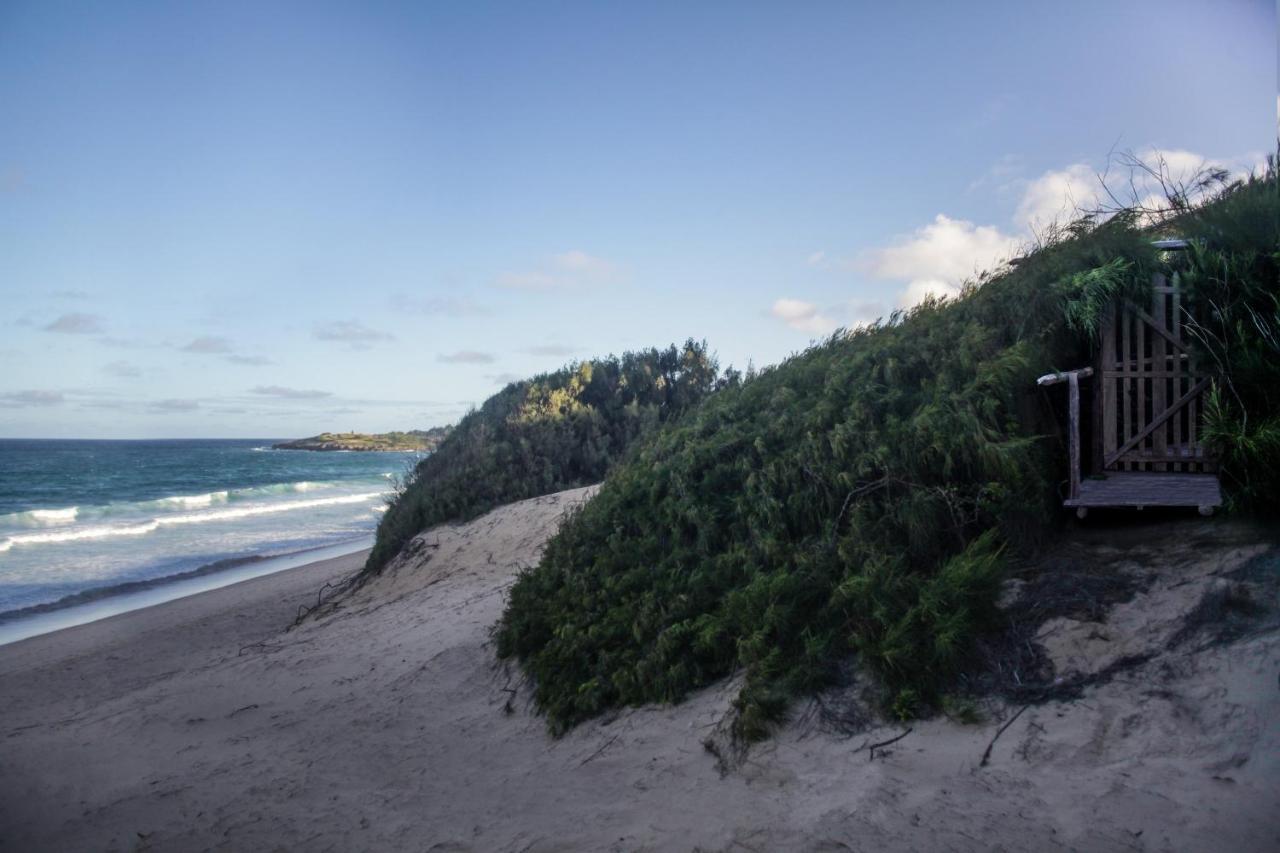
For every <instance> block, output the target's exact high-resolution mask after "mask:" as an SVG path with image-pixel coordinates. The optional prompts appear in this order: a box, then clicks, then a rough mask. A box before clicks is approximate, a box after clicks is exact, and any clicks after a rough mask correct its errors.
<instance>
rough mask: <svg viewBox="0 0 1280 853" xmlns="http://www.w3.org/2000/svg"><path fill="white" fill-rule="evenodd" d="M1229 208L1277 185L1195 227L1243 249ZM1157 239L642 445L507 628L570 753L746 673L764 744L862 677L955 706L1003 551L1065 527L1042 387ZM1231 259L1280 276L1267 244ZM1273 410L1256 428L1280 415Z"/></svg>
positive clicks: (922, 705) (1049, 253) (1078, 264)
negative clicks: (632, 716) (956, 685)
mask: <svg viewBox="0 0 1280 853" xmlns="http://www.w3.org/2000/svg"><path fill="white" fill-rule="evenodd" d="M1259 199H1261V202H1259ZM1255 202H1257V204H1255ZM1224 205H1240V206H1249V205H1253V206H1255V207H1260V208H1262V209H1264V210H1267V211H1271V212H1272V213H1274V211H1275V209H1276V183H1275V176H1274V173H1272V174H1271V175H1269V177H1268V178H1267V179H1266V180H1265V181H1255V182H1253V183H1250V184H1248V185H1246V186H1243V187H1237V188H1235V189H1233V190H1231V191H1229V192H1228V193H1226V195H1225V196H1224V197H1223V198H1221V199H1219V200H1218V201H1217V202H1215V203H1214V205H1211V206H1210V208H1206V209H1199V210H1191V211H1190V212H1188V213H1186V214H1184V215H1182V216H1181V217H1180V218H1179V220H1178V221H1177V223H1176V227H1177V228H1178V229H1179V230H1180V232H1181V233H1182V234H1183V236H1187V237H1191V238H1197V239H1203V240H1204V241H1205V242H1206V245H1217V244H1214V243H1212V240H1214V239H1218V238H1222V239H1223V241H1224V242H1226V241H1225V238H1226V237H1231V236H1232V235H1234V234H1235V231H1234V230H1233V226H1231V225H1229V224H1228V225H1225V226H1223V225H1222V220H1223V219H1224V218H1225V217H1226V214H1225V213H1223V212H1222V211H1221V207H1222V206H1224ZM1231 215H1232V216H1234V215H1236V214H1235V213H1234V212H1232V213H1231ZM1249 227H1250V228H1252V227H1253V225H1250V226H1249ZM1268 234H1269V236H1268ZM1215 235H1216V236H1215ZM1151 239H1152V233H1151V232H1149V231H1144V230H1143V229H1142V228H1140V227H1138V225H1137V216H1135V215H1132V214H1127V213H1125V214H1121V215H1118V216H1115V217H1113V218H1111V219H1109V220H1107V221H1106V222H1104V223H1102V224H1094V223H1093V222H1091V221H1089V220H1082V221H1080V222H1078V223H1076V224H1075V225H1074V226H1072V227H1071V228H1070V229H1067V230H1065V231H1063V232H1061V233H1060V234H1058V235H1057V236H1056V238H1055V239H1053V240H1051V241H1050V242H1049V244H1048V245H1044V246H1042V247H1040V248H1039V249H1037V250H1036V251H1034V252H1032V253H1031V254H1030V255H1028V256H1027V257H1025V258H1023V259H1021V260H1020V262H1019V263H1017V265H1016V266H1006V267H1003V268H1001V269H999V270H996V271H995V272H994V273H992V274H989V275H984V276H983V277H981V278H980V279H979V281H978V282H977V283H975V284H973V285H971V286H969V287H968V288H966V289H965V291H964V292H963V294H962V295H961V296H960V297H959V298H957V299H955V300H953V301H930V302H926V303H924V304H923V305H920V306H919V307H917V308H914V309H912V310H911V311H909V312H907V313H905V314H896V315H894V316H893V317H892V318H890V320H889V321H887V322H885V323H882V324H879V325H876V326H873V327H871V328H866V329H860V330H856V331H853V332H848V333H845V332H840V333H837V334H835V335H833V336H832V337H831V338H830V339H829V340H828V341H826V342H824V343H822V344H820V345H817V346H813V347H811V348H810V349H808V350H806V351H804V352H802V353H799V354H797V355H795V356H793V357H792V358H790V359H788V360H787V361H785V362H783V363H782V364H780V365H778V366H777V367H774V368H769V369H766V370H764V371H762V372H761V373H760V374H759V375H758V376H755V377H753V378H750V379H749V380H748V381H746V382H743V383H740V384H737V385H735V386H733V387H728V388H725V389H724V390H721V391H719V392H717V393H715V394H713V395H711V396H709V397H708V398H707V399H706V400H705V402H703V403H702V404H701V405H700V406H698V407H696V408H695V409H692V410H691V411H690V412H689V413H688V414H687V415H686V416H684V417H682V418H680V419H678V420H674V421H672V422H669V423H667V424H666V425H664V426H663V427H662V428H661V429H658V430H655V431H654V432H653V433H652V434H650V435H648V436H647V437H645V438H644V439H643V440H642V441H640V442H638V443H637V445H636V447H635V449H634V451H633V455H631V456H629V457H628V459H627V461H626V462H624V463H623V464H621V465H619V466H617V467H615V468H614V469H613V470H612V471H611V472H610V474H609V476H608V478H607V479H606V481H605V483H604V485H603V487H602V488H601V490H600V492H599V493H598V494H597V495H596V497H595V498H594V499H592V500H591V501H590V502H589V503H588V504H587V505H586V506H585V507H584V508H583V509H582V510H581V511H579V512H577V513H576V514H574V515H572V516H571V517H570V518H569V519H568V520H567V521H566V522H565V523H564V525H563V526H562V528H561V529H560V531H559V532H558V533H557V535H556V536H555V537H553V538H552V539H551V541H550V542H549V543H548V545H547V548H546V551H545V553H544V556H543V558H542V561H541V563H540V564H539V565H538V566H537V567H536V568H534V569H533V570H531V571H528V572H525V573H523V574H522V575H521V576H520V577H519V579H518V580H517V582H516V584H515V586H514V587H513V589H512V591H511V597H510V601H509V603H508V606H507V609H506V612H505V613H504V615H503V618H502V622H501V623H500V625H499V627H498V630H497V641H498V653H499V655H500V656H502V657H515V658H518V659H519V660H520V661H521V662H522V664H523V665H524V666H525V668H526V669H527V671H528V672H529V674H530V675H531V676H532V677H533V679H534V682H535V684H536V688H535V689H536V696H535V698H536V700H537V703H538V705H539V707H540V708H541V709H542V710H543V711H544V712H545V713H546V715H547V718H548V721H549V724H550V726H551V728H552V730H553V731H557V732H560V731H563V730H565V729H566V728H568V727H570V726H572V725H574V724H575V723H577V722H579V721H581V720H584V719H586V718H588V717H591V716H593V715H595V714H598V713H600V712H601V711H602V710H604V709H606V708H610V707H615V706H618V705H630V704H640V703H645V702H655V701H656V702H675V701H678V700H680V699H681V698H682V697H684V696H685V695H686V694H687V693H688V692H689V691H691V690H694V689H696V688H698V687H701V686H703V685H706V684H708V683H710V682H711V681H713V680H715V679H718V678H721V677H723V676H725V675H728V674H730V673H732V672H734V671H737V670H741V671H743V672H744V674H745V681H744V685H743V688H742V691H741V693H740V695H739V696H738V698H737V700H736V702H735V707H736V709H737V718H736V724H735V732H736V734H737V735H738V736H740V737H742V738H745V739H748V740H750V739H754V738H758V737H761V736H762V735H764V734H765V733H766V732H767V731H768V729H769V727H770V725H772V724H773V723H774V722H776V721H777V720H779V719H781V718H782V717H783V716H784V715H785V713H786V710H787V707H788V705H789V703H790V701H791V700H792V698H793V697H795V696H797V695H803V694H804V693H807V692H811V691H814V690H816V689H818V688H820V687H821V686H823V685H824V684H827V683H830V682H831V680H832V679H833V677H834V676H835V674H836V673H837V671H838V667H839V665H840V664H841V662H843V661H844V660H846V659H847V658H848V657H849V656H850V655H851V654H856V655H857V656H858V657H859V658H860V659H861V661H862V662H863V664H864V665H865V666H867V667H868V668H869V669H870V670H871V671H872V672H874V673H875V674H876V675H877V676H878V677H879V679H880V681H881V682H882V684H883V685H884V687H885V690H884V696H885V704H886V710H887V711H889V712H891V713H893V714H895V715H898V716H910V715H915V714H919V713H923V712H925V711H926V710H928V709H929V708H931V707H934V706H936V705H937V704H938V703H939V702H940V701H941V697H942V695H943V693H944V691H945V690H946V688H947V686H948V684H949V683H950V682H951V680H952V679H953V678H954V676H955V674H956V673H957V672H958V670H960V669H961V668H962V667H963V666H964V664H965V661H966V656H967V655H969V654H970V651H971V648H972V642H973V639H974V637H975V635H976V634H977V633H978V632H980V631H982V630H984V629H985V628H986V627H987V626H989V625H990V624H991V620H992V616H993V613H994V604H993V602H994V601H995V598H996V590H997V586H998V583H999V580H1000V575H1001V563H1002V554H1003V553H1004V549H1006V548H1010V547H1012V548H1014V549H1021V548H1025V547H1026V546H1028V545H1029V544H1031V543H1033V542H1034V541H1035V540H1036V539H1037V538H1038V537H1040V536H1042V535H1044V533H1045V532H1046V530H1047V529H1048V527H1049V523H1050V521H1051V520H1052V519H1053V518H1055V517H1059V516H1058V515H1057V514H1055V510H1056V509H1057V507H1058V502H1057V500H1056V498H1057V495H1056V494H1055V486H1056V485H1057V484H1058V483H1059V482H1060V481H1061V480H1062V478H1063V477H1064V476H1065V460H1064V458H1063V457H1064V455H1065V454H1064V453H1063V452H1062V445H1061V443H1060V442H1058V443H1055V442H1051V441H1046V440H1045V436H1046V435H1048V434H1053V433H1057V432H1058V430H1059V425H1058V423H1057V419H1056V418H1055V417H1053V416H1052V413H1051V412H1049V411H1048V410H1047V407H1046V406H1045V405H1044V403H1043V399H1044V398H1043V396H1042V395H1041V394H1040V393H1039V392H1038V391H1037V389H1036V386H1035V382H1034V379H1035V377H1036V375H1037V374H1039V373H1042V372H1045V371H1046V370H1049V369H1055V368H1056V369H1069V368H1074V367H1078V366H1082V365H1084V364H1087V363H1089V361H1090V360H1091V354H1090V347H1091V340H1090V336H1089V335H1088V334H1081V332H1087V331H1088V330H1089V328H1090V324H1091V322H1096V321H1095V320H1093V319H1092V318H1096V316H1097V310H1098V307H1099V306H1100V304H1101V300H1103V299H1106V298H1110V297H1111V296H1113V295H1115V294H1116V293H1118V292H1125V293H1132V294H1141V293H1142V292H1143V289H1144V288H1147V287H1149V282H1150V274H1151V271H1152V270H1154V269H1156V268H1158V266H1159V265H1160V264H1161V263H1162V262H1163V261H1162V259H1161V258H1160V257H1159V256H1158V254H1157V252H1156V251H1155V250H1154V249H1153V248H1152V246H1151ZM1259 241H1261V242H1259ZM1268 241H1270V242H1268ZM1230 251H1231V252H1234V253H1239V252H1254V253H1257V254H1258V256H1259V257H1260V256H1261V255H1265V254H1267V253H1270V255H1269V256H1270V257H1271V259H1272V260H1271V263H1272V266H1271V267H1265V265H1262V266H1255V267H1251V269H1252V270H1253V272H1251V273H1249V274H1250V275H1255V274H1256V273H1257V271H1258V270H1262V271H1263V272H1265V271H1266V270H1272V271H1273V270H1274V251H1275V242H1274V234H1273V233H1270V232H1266V231H1265V230H1264V231H1263V233H1262V235H1261V236H1255V237H1251V238H1250V239H1248V240H1245V241H1243V243H1242V245H1233V246H1231V247H1230ZM1251 257H1253V256H1252V255H1251ZM1255 260H1256V259H1255ZM1259 263H1261V262H1259ZM1098 271H1101V272H1098ZM1267 274H1269V275H1272V277H1271V278H1268V279H1266V280H1265V281H1261V282H1259V283H1258V287H1259V288H1260V289H1261V290H1262V291H1265V292H1269V293H1272V294H1274V292H1275V286H1276V284H1275V278H1274V275H1273V274H1272V273H1267ZM1197 286H1198V285H1197ZM1250 299H1251V300H1252V297H1250ZM1249 304H1250V305H1255V302H1254V301H1250V302H1249ZM1237 313H1239V312H1237ZM1232 316H1235V315H1232ZM1068 321H1070V325H1069V322H1068ZM1232 334H1235V333H1234V332H1233V333H1232ZM1249 334H1252V333H1249ZM1259 346H1261V345H1259ZM1260 357H1261V356H1260ZM1248 363H1249V364H1252V363H1253V362H1252V361H1249V362H1248ZM1275 364H1276V361H1275V359H1274V357H1272V358H1271V360H1270V362H1269V363H1268V364H1263V365H1258V366H1257V367H1258V370H1259V371H1260V372H1259V373H1258V374H1257V375H1256V376H1255V375H1254V374H1249V375H1250V378H1249V379H1248V380H1247V382H1248V383H1253V382H1256V381H1259V379H1258V377H1262V378H1263V379H1265V378H1266V377H1270V376H1272V375H1273V373H1272V371H1273V370H1274V367H1275ZM1250 369H1252V368H1250ZM1245 372H1246V371H1245V368H1244V366H1243V365H1237V369H1236V372H1235V377H1236V378H1235V380H1234V382H1235V385H1236V386H1237V389H1238V386H1239V385H1240V384H1241V383H1242V382H1245V381H1246V380H1245V378H1244V376H1245ZM1277 387H1278V386H1277V385H1276V384H1274V383H1272V384H1271V385H1270V386H1269V389H1270V390H1262V391H1260V390H1258V389H1254V390H1253V392H1251V393H1256V394H1258V395H1260V396H1258V397H1257V399H1259V400H1261V401H1262V402H1261V403H1260V404H1256V405H1262V406H1263V407H1264V408H1266V409H1267V411H1269V412H1272V413H1274V412H1275V409H1274V402H1275V401H1274V394H1275V393H1276V392H1275V389H1276V388H1277ZM1241 399H1243V400H1246V401H1247V400H1249V399H1254V398H1252V397H1246V396H1245V395H1243V394H1241ZM1243 405H1244V407H1245V409H1246V410H1248V409H1249V407H1251V406H1253V405H1255V403H1250V402H1245V403H1244V404H1243ZM1267 407H1270V408H1267ZM1251 429H1252V427H1251ZM1254 440H1255V441H1258V442H1262V441H1264V440H1265V441H1269V440H1270V439H1265V438H1259V437H1257V436H1255V438H1254ZM1267 446H1268V447H1269V446H1270V445H1267ZM1259 452H1260V453H1262V454H1264V456H1265V455H1266V454H1269V453H1271V451H1270V450H1266V449H1262V450H1260V451H1259ZM1263 461H1267V462H1270V463H1274V462H1275V457H1274V455H1271V456H1270V458H1269V459H1263ZM1250 464H1253V463H1250Z"/></svg>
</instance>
